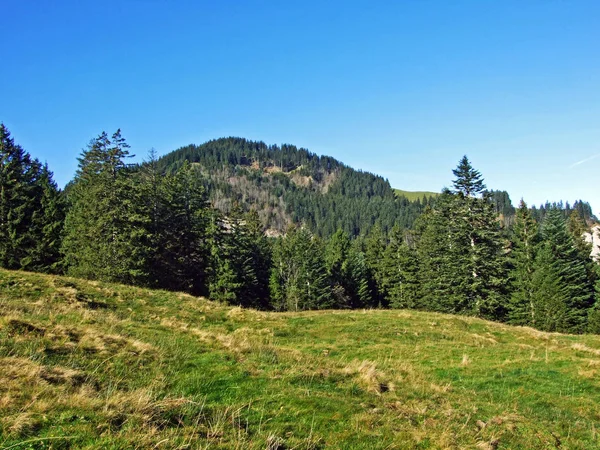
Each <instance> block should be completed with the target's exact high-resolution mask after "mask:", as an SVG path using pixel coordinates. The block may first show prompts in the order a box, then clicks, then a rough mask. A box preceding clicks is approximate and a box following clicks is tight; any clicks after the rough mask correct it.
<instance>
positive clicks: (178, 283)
mask: <svg viewBox="0 0 600 450" xmlns="http://www.w3.org/2000/svg"><path fill="white" fill-rule="evenodd" d="M153 178H154V177H153V176H152V175H150V180H152V179H153ZM155 195H157V198H156V200H155V201H150V202H149V206H150V208H149V209H146V213H145V214H146V215H148V214H149V213H150V214H149V216H150V217H151V218H152V226H151V228H150V229H149V230H148V231H149V233H148V234H149V237H150V239H151V242H152V246H151V249H150V250H149V256H150V261H149V262H148V263H149V273H150V276H151V280H152V282H153V284H155V285H157V286H159V287H161V288H164V289H169V290H178V291H185V292H190V293H193V294H196V295H198V294H203V293H205V292H206V289H205V285H206V277H207V274H206V272H207V270H208V259H209V251H210V250H209V244H208V242H207V230H208V226H209V220H210V217H209V216H210V214H209V206H208V202H207V196H206V192H205V190H204V186H203V184H202V178H201V177H200V174H199V172H198V170H197V168H194V167H192V166H191V165H189V164H184V166H183V167H182V168H181V169H180V170H179V171H178V172H177V173H175V174H172V175H167V176H164V177H161V178H159V179H158V188H157V190H156V194H155ZM150 198H152V197H150ZM154 208H156V209H154Z"/></svg>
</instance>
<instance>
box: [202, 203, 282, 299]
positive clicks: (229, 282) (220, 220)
mask: <svg viewBox="0 0 600 450" xmlns="http://www.w3.org/2000/svg"><path fill="white" fill-rule="evenodd" d="M209 235H210V236H211V239H210V247H211V263H210V277H209V295H210V296H211V298H214V299H216V300H222V301H226V302H228V303H230V304H237V305H241V306H246V307H254V308H262V309H266V308H268V307H269V306H270V305H269V291H268V283H269V269H270V259H271V254H270V247H269V244H268V242H267V240H266V238H265V237H264V235H263V233H262V229H261V227H260V224H259V223H258V217H257V216H256V214H255V213H249V214H245V215H244V214H242V213H241V211H240V210H239V209H236V210H234V211H233V212H232V214H231V215H230V216H228V217H224V216H221V215H218V214H215V216H214V220H213V225H212V227H211V231H210V232H209Z"/></svg>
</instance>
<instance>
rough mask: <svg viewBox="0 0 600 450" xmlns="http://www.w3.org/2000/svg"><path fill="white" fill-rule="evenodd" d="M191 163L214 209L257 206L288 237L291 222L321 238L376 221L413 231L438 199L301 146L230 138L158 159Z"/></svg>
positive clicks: (170, 169) (172, 168) (168, 165)
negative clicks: (412, 196) (397, 189)
mask: <svg viewBox="0 0 600 450" xmlns="http://www.w3.org/2000/svg"><path fill="white" fill-rule="evenodd" d="M185 164H192V165H197V166H198V167H199V168H200V169H201V170H200V172H201V174H202V176H203V179H204V183H205V187H206V190H207V192H208V198H209V200H210V201H211V203H212V204H213V206H214V207H216V208H217V209H219V210H220V211H221V212H223V213H224V214H229V213H230V212H231V211H232V210H233V209H234V208H242V209H243V210H244V211H246V212H248V211H250V210H254V211H256V212H257V214H258V216H259V219H260V220H261V223H263V224H264V225H265V226H266V228H267V229H268V230H269V231H270V233H269V234H272V235H282V234H284V233H285V231H286V229H287V227H288V226H289V225H291V224H302V225H304V226H306V227H308V228H309V229H310V230H311V231H312V232H313V233H314V234H316V235H318V236H320V237H330V236H332V235H333V234H334V233H335V232H336V231H337V230H343V231H344V232H346V233H348V234H349V235H350V236H353V237H354V236H359V235H361V234H365V233H367V232H368V231H369V230H370V229H371V228H372V227H373V226H374V225H375V224H378V225H379V226H380V227H381V228H382V229H383V230H384V231H385V232H388V231H389V230H391V229H392V227H393V226H394V225H399V226H401V227H403V228H408V227H411V226H412V225H413V223H414V221H415V220H416V218H417V217H418V216H419V215H420V214H421V213H422V212H423V210H424V209H425V208H426V207H427V206H428V205H430V204H431V202H432V201H433V199H432V198H431V197H424V198H423V199H419V200H418V201H412V202H411V201H409V200H408V199H407V198H406V197H403V196H397V195H396V194H395V193H394V190H393V189H392V188H391V186H390V184H389V183H388V181H387V180H385V179H383V178H382V177H380V176H377V175H373V174H371V173H367V172H362V171H357V170H354V169H352V168H350V167H348V166H346V165H344V164H343V163H341V162H339V161H337V160H336V159H334V158H331V157H329V156H318V155H315V154H314V153H311V152H309V151H308V150H306V149H303V148H300V149H299V148H297V147H295V146H293V145H282V146H277V145H271V146H267V145H266V144H265V143H263V142H253V141H248V140H246V139H241V138H223V139H217V140H212V141H209V142H206V143H205V144H202V145H200V146H196V145H189V146H187V147H183V148H181V149H179V150H176V151H174V152H171V153H169V154H168V155H165V156H163V157H162V158H160V159H159V161H158V165H159V167H160V169H161V170H164V171H165V172H166V173H175V172H177V171H178V170H179V169H180V168H181V167H183V165H185Z"/></svg>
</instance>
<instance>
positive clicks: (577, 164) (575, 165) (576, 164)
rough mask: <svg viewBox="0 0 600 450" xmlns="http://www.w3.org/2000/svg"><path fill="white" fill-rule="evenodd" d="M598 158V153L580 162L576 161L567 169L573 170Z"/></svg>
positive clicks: (599, 154)
mask: <svg viewBox="0 0 600 450" xmlns="http://www.w3.org/2000/svg"><path fill="white" fill-rule="evenodd" d="M598 156H600V153H596V154H595V155H592V156H589V157H587V158H584V159H582V160H581V161H577V162H576V163H573V164H571V165H570V166H569V169H574V168H575V167H577V166H580V165H581V164H584V163H586V162H588V161H591V160H592V159H596V158H597V157H598Z"/></svg>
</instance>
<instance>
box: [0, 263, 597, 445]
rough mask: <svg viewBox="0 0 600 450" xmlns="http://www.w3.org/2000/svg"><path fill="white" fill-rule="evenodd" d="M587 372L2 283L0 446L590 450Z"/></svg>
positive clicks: (348, 324)
mask: <svg viewBox="0 0 600 450" xmlns="http://www.w3.org/2000/svg"><path fill="white" fill-rule="evenodd" d="M599 371H600V337H595V336H568V335H560V334H548V333H541V332H538V331H535V330H532V329H529V328H513V327H509V326H504V325H500V324H495V323H490V322H485V321H482V320H478V319H473V318H466V317H454V316H448V315H441V314H432V313H422V312H409V311H347V312H341V311H322V312H305V313H288V314H274V313H262V312H256V311H250V310H241V309H239V308H228V307H225V306H221V305H218V304H216V303H212V302H209V301H206V300H204V299H198V298H193V297H191V296H188V295H183V294H174V293H167V292H163V291H148V290H143V289H138V288H133V287H125V286H119V285H111V284H104V283H95V282H88V281H82V280H76V279H70V278H60V277H50V276H44V275H36V274H28V273H22V272H7V271H0V448H70V447H72V448H97V449H105V448H240V449H242V448H244V449H245V448H256V449H264V448H271V449H276V448H280V449H283V448H344V449H352V448H369V449H373V448H381V449H384V448H386V449H389V448H411V449H412V448H482V449H485V448H489V449H492V448H511V449H516V448H553V447H554V446H555V445H557V444H558V443H559V442H560V443H561V444H562V448H598V445H599V442H598V437H597V435H596V428H595V426H597V424H598V420H600V413H599V406H600V389H599V388H600V381H599V378H598V374H599V373H598V372H599ZM155 446H156V447H155Z"/></svg>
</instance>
